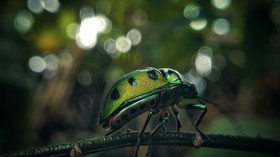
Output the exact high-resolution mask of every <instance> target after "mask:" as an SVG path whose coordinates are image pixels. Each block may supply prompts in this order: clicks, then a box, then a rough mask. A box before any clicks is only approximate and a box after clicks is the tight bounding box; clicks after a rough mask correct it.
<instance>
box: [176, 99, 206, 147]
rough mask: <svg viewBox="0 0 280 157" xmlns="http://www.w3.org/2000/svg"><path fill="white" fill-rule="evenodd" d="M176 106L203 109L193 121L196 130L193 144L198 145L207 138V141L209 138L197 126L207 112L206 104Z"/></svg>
mask: <svg viewBox="0 0 280 157" xmlns="http://www.w3.org/2000/svg"><path fill="white" fill-rule="evenodd" d="M178 107H180V108H183V109H194V110H202V111H203V112H202V113H201V114H200V115H199V117H198V118H197V119H196V121H195V123H194V127H195V129H196V131H197V132H198V133H196V134H195V138H194V146H196V147H200V145H201V144H202V143H203V139H207V140H208V141H210V139H209V138H208V137H207V136H206V135H205V134H204V133H203V132H202V131H201V130H200V128H199V125H200V123H201V121H202V119H203V117H204V116H205V114H206V113H207V106H206V105H205V104H198V103H193V104H187V105H180V106H178ZM201 136H202V137H203V138H201Z"/></svg>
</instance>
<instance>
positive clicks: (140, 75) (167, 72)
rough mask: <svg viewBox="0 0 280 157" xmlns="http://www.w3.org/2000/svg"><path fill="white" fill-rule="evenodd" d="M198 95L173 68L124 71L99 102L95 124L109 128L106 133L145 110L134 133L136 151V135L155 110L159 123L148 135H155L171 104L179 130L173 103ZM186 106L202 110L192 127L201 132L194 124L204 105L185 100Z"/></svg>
mask: <svg viewBox="0 0 280 157" xmlns="http://www.w3.org/2000/svg"><path fill="white" fill-rule="evenodd" d="M200 98H201V97H199V96H198V93H197V90H196V88H195V86H194V85H193V84H192V83H190V82H188V81H186V80H185V79H184V77H183V76H182V75H181V74H180V73H179V72H177V71H176V70H173V69H169V68H160V69H156V68H151V67H149V68H146V69H142V70H136V71H133V72H130V73H128V74H126V75H124V76H123V77H121V78H120V79H119V80H118V81H116V82H115V83H114V84H113V86H112V88H111V89H110V90H109V92H108V94H107V96H106V98H105V100H104V103H103V105H102V106H101V109H100V113H99V124H100V125H101V126H102V127H103V128H105V129H107V130H109V132H108V133H107V135H109V134H111V133H113V132H115V131H117V130H118V129H120V128H121V127H122V126H124V125H125V124H126V123H128V122H129V121H130V120H132V119H133V118H135V117H137V116H138V115H140V114H142V113H144V112H149V114H148V117H147V120H146V121H145V124H144V126H143V128H142V130H141V132H140V133H139V135H138V142H137V151H138V148H139V142H140V137H141V136H142V135H143V133H144V130H145V129H146V126H147V124H148V122H149V120H150V118H151V116H152V115H154V114H155V113H158V111H161V112H159V113H160V115H161V116H160V117H161V118H160V121H161V123H160V124H159V125H158V127H156V129H155V130H154V131H153V132H152V133H151V134H152V135H155V134H156V132H158V130H159V129H160V128H163V129H164V124H165V123H166V122H167V120H168V110H167V108H168V107H171V108H172V111H173V113H174V114H175V117H176V119H177V131H179V130H180V128H181V123H180V120H179V116H178V113H179V112H178V110H177V108H176V107H175V105H176V106H179V104H180V102H181V101H182V100H183V99H197V100H199V101H200ZM200 102H202V101H200ZM186 106H187V108H191V109H199V110H203V111H204V112H203V113H202V114H201V115H200V117H199V118H198V119H197V121H196V123H195V128H196V130H197V131H198V132H199V133H201V134H202V132H201V131H200V129H199V128H198V126H199V123H200V121H201V120H202V118H203V116H204V115H205V114H206V112H207V108H206V105H204V104H188V105H186ZM179 107H180V106H179ZM137 151H136V154H137Z"/></svg>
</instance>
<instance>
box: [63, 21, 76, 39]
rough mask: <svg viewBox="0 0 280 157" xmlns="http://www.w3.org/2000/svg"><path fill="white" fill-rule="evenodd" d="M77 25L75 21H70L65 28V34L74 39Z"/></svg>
mask: <svg viewBox="0 0 280 157" xmlns="http://www.w3.org/2000/svg"><path fill="white" fill-rule="evenodd" d="M78 28H79V25H78V24H77V23H71V24H69V25H68V26H67V28H66V34H67V36H68V37H69V38H70V39H75V38H76V35H77V31H78Z"/></svg>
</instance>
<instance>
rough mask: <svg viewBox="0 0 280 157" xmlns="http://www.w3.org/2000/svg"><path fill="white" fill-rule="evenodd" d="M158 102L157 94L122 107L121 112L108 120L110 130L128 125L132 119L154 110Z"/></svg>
mask: <svg viewBox="0 0 280 157" xmlns="http://www.w3.org/2000/svg"><path fill="white" fill-rule="evenodd" d="M158 102H159V94H155V95H151V96H148V97H146V98H144V99H139V100H137V101H134V102H130V103H128V104H126V106H127V107H124V108H123V109H122V110H120V111H119V112H118V114H115V115H114V116H113V117H112V118H110V120H109V125H110V126H108V127H110V128H111V129H112V130H116V129H119V128H121V127H122V126H123V125H125V124H126V123H128V122H129V121H130V120H132V119H133V118H135V117H137V116H138V115H140V114H142V113H144V112H146V111H148V110H150V109H151V108H155V107H156V105H158Z"/></svg>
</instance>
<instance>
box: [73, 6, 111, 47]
mask: <svg viewBox="0 0 280 157" xmlns="http://www.w3.org/2000/svg"><path fill="white" fill-rule="evenodd" d="M80 17H81V19H82V21H81V24H80V26H79V28H78V29H77V31H75V32H74V33H76V43H77V45H78V46H79V47H80V48H82V49H91V48H93V47H94V46H95V45H96V43H97V38H98V35H99V34H100V33H102V32H105V31H107V29H108V28H109V26H110V21H109V20H108V19H107V17H106V16H104V15H102V14H98V15H94V12H93V9H92V8H91V7H87V6H86V7H83V8H82V9H81V10H80Z"/></svg>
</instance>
